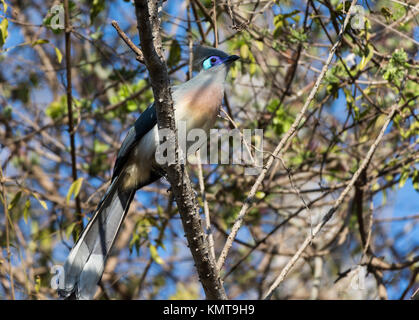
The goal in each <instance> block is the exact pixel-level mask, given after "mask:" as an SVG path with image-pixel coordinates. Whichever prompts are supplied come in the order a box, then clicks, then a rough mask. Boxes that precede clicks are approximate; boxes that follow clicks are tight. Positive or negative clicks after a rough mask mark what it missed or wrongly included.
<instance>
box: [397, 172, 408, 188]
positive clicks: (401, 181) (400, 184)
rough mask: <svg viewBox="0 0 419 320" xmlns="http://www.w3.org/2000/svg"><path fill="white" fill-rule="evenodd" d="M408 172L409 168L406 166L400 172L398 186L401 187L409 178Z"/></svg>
mask: <svg viewBox="0 0 419 320" xmlns="http://www.w3.org/2000/svg"><path fill="white" fill-rule="evenodd" d="M409 173H410V170H409V169H406V168H404V169H403V171H402V174H401V176H400V180H399V188H403V186H404V185H405V183H406V181H407V178H409Z"/></svg>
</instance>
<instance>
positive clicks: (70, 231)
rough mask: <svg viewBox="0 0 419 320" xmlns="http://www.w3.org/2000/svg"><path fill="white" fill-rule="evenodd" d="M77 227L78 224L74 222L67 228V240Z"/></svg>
mask: <svg viewBox="0 0 419 320" xmlns="http://www.w3.org/2000/svg"><path fill="white" fill-rule="evenodd" d="M75 226H76V222H73V223H71V224H70V225H69V226H68V227H67V228H65V236H66V237H67V239H69V238H70V236H71V233H72V232H73V230H74V227H75Z"/></svg>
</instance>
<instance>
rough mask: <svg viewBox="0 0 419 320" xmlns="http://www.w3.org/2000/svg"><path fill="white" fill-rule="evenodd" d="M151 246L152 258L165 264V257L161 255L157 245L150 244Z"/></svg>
mask: <svg viewBox="0 0 419 320" xmlns="http://www.w3.org/2000/svg"><path fill="white" fill-rule="evenodd" d="M149 248H150V255H151V258H152V259H153V260H154V261H155V262H156V263H158V264H163V263H164V261H163V259H162V258H161V257H160V256H159V254H158V253H157V248H156V247H155V246H153V245H152V244H150V246H149Z"/></svg>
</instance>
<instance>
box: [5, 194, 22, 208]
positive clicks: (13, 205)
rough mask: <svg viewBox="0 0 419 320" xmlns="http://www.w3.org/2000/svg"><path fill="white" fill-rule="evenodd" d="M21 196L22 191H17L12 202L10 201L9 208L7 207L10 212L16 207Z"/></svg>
mask: <svg viewBox="0 0 419 320" xmlns="http://www.w3.org/2000/svg"><path fill="white" fill-rule="evenodd" d="M21 195H22V191H18V192H17V193H16V194H15V196H14V197H13V199H12V201H10V203H9V206H8V207H7V209H8V210H12V209H13V208H14V207H15V206H16V204H17V203H18V202H19V199H20V196H21Z"/></svg>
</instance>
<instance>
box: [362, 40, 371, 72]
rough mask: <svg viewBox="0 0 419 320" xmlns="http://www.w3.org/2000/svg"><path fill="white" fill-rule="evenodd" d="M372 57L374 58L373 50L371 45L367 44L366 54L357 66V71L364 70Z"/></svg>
mask: <svg viewBox="0 0 419 320" xmlns="http://www.w3.org/2000/svg"><path fill="white" fill-rule="evenodd" d="M373 56H374V48H373V46H372V45H370V44H369V45H368V46H367V54H366V55H365V56H363V57H362V59H361V63H360V64H359V70H361V71H362V70H364V68H365V67H366V65H367V64H368V62H370V60H371V59H372V57H373Z"/></svg>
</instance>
